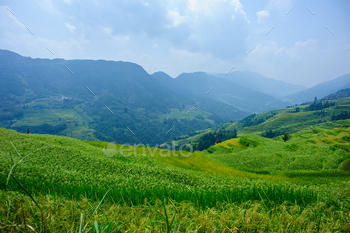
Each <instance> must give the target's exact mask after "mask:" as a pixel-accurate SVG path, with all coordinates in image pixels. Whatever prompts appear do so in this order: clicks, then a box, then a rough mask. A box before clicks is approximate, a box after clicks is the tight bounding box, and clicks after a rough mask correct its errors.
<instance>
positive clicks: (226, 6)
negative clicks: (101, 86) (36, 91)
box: [0, 0, 350, 87]
mask: <svg viewBox="0 0 350 233" xmlns="http://www.w3.org/2000/svg"><path fill="white" fill-rule="evenodd" d="M7 7H8V8H9V9H10V10H11V11H12V13H13V14H14V15H13V14H12V13H11V12H10V11H9V10H8V9H7ZM293 7H294V8H293ZM306 7H308V8H309V9H310V10H311V11H312V13H311V12H310V11H309V10H308V9H307V8H306ZM290 9H292V10H291V11H290V12H289V13H288V14H287V15H286V13H287V12H288V11H289V10H290ZM26 27H28V28H29V29H30V30H31V31H32V32H33V33H34V35H32V34H31V33H30V32H29V31H28V30H27V28H26ZM326 27H328V28H329V29H330V30H331V31H332V32H333V33H334V35H333V34H332V32H330V31H329V30H328V29H327V28H326ZM271 28H273V29H272V30H271V31H270V32H269V33H268V34H267V35H266V33H267V32H268V31H269V30H270V29H271ZM346 46H347V47H348V48H349V49H350V0H342V1H340V0H333V1H330V0H329V1H325V0H320V1H316V0H313V1H310V0H305V1H292V0H266V1H244V0H183V1H182V0H164V1H158V0H115V1H112V0H107V1H98V0H84V1H83V0H55V1H53V0H34V1H31V0H28V1H7V0H3V1H1V3H0V48H1V49H7V50H11V51H14V52H17V53H19V54H21V55H23V56H30V57H34V58H50V59H54V58H64V59H94V60H97V59H104V60H115V61H120V60H122V61H130V62H135V63H137V64H139V65H141V66H142V67H143V68H144V69H145V70H146V71H147V72H148V73H150V74H152V73H154V72H156V71H164V72H166V73H167V74H169V75H170V76H172V77H176V76H178V75H179V74H181V73H183V72H195V71H204V72H209V73H226V72H227V71H229V70H230V69H231V68H232V66H234V69H233V70H232V72H234V71H235V70H248V71H253V72H258V73H260V74H263V75H265V76H266V77H269V78H274V79H277V80H282V81H286V82H289V83H295V84H300V85H304V86H308V87H310V86H313V85H316V84H318V83H321V82H323V81H326V80H331V79H334V78H336V77H338V76H341V75H344V74H347V73H350V50H349V49H347V48H346ZM46 47H48V48H49V49H50V50H51V51H52V52H53V53H54V55H53V54H51V53H50V51H48V50H47V48H46ZM253 47H254V48H253ZM251 48H253V49H252V50H251V51H250V52H249V53H248V55H246V53H247V52H248V51H249V50H250V49H251Z"/></svg>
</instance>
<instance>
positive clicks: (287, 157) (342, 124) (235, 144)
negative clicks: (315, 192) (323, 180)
mask: <svg viewBox="0 0 350 233" xmlns="http://www.w3.org/2000/svg"><path fill="white" fill-rule="evenodd" d="M335 126H338V127H335ZM333 127H335V128H333ZM349 127H350V123H349V122H348V121H337V122H335V123H322V124H319V125H315V126H314V127H313V129H312V130H304V131H301V132H297V133H295V134H291V135H289V139H288V140H287V141H284V140H282V137H279V138H277V139H275V140H272V139H268V138H263V137H260V136H258V135H256V134H248V135H244V136H242V137H240V138H235V139H230V140H227V141H224V142H222V143H219V144H216V145H215V146H212V147H210V148H209V149H208V152H207V153H205V154H207V155H208V156H210V157H211V158H213V159H215V160H217V161H220V162H222V163H224V164H226V165H229V166H231V167H232V168H235V169H239V170H242V171H250V172H256V173H265V174H272V173H273V174H281V173H283V174H285V173H288V172H292V171H296V170H308V171H314V172H323V171H328V170H337V169H340V168H342V163H343V162H344V161H347V160H349V159H350V154H349V152H348V150H347V149H346V148H348V146H349V138H350V128H349ZM203 153H204V152H203ZM344 169H345V168H344Z"/></svg>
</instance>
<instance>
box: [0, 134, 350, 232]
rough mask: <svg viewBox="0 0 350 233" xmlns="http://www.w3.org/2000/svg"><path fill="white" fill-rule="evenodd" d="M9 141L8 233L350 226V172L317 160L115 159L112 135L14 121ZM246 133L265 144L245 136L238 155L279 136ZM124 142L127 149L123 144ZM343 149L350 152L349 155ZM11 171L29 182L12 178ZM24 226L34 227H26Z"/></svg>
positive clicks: (153, 154)
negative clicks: (261, 165)
mask: <svg viewBox="0 0 350 233" xmlns="http://www.w3.org/2000/svg"><path fill="white" fill-rule="evenodd" d="M323 133H324V132H323ZM338 135H339V134H336V133H334V134H333V136H334V137H336V136H338ZM304 136H305V137H306V136H307V135H304ZM327 137H328V136H327ZM0 139H1V146H2V148H1V150H0V164H1V165H3V166H4V167H5V168H6V170H0V211H1V213H0V222H1V223H0V225H1V228H0V230H2V231H5V232H6V231H8V232H11V231H31V230H30V228H29V226H31V227H33V229H36V231H38V232H39V231H42V232H68V231H69V230H70V232H79V230H80V227H81V226H83V228H82V230H81V231H82V232H86V231H89V232H111V231H110V230H112V229H113V230H114V232H170V230H171V232H189V231H194V232H214V231H215V232H231V231H233V232H234V231H237V232H254V231H255V232H279V231H283V232H303V231H305V232H317V231H319V232H327V231H343V232H345V231H348V230H349V229H350V228H349V224H348V223H349V210H350V206H349V203H350V200H349V198H348V197H349V196H350V195H349V194H350V193H349V190H348V187H349V186H350V182H349V180H348V176H347V173H344V174H345V175H343V176H335V177H334V176H329V175H324V176H323V177H322V179H321V178H319V177H315V176H312V175H310V174H312V172H315V171H314V170H313V167H312V166H313V165H310V167H309V168H310V169H309V171H305V172H304V173H305V174H308V175H309V176H307V175H305V176H300V173H291V174H284V175H283V174H279V175H278V174H276V175H267V174H255V173H251V172H247V171H242V170H237V169H235V168H233V167H232V166H230V165H229V164H227V163H225V162H221V161H219V160H218V159H217V158H214V157H215V156H214V157H209V156H207V155H206V154H205V153H199V152H196V153H193V154H192V155H190V156H187V155H186V156H181V155H179V154H176V156H173V155H171V156H164V155H165V154H167V151H165V150H159V149H154V148H151V150H150V151H149V150H143V149H142V148H131V151H130V155H128V156H121V155H120V154H119V152H117V153H116V154H115V155H114V156H113V157H106V156H105V154H104V152H106V151H105V147H106V146H107V145H108V143H105V142H97V143H95V142H84V141H79V140H75V139H71V138H66V137H58V136H50V135H25V134H19V133H16V132H15V131H12V130H6V129H0ZM246 140H250V142H251V143H253V144H254V143H256V145H255V146H252V147H250V146H244V145H242V144H239V141H238V142H232V143H231V144H230V145H231V146H230V148H231V149H232V148H236V147H235V146H234V145H236V144H237V143H238V144H237V145H239V146H238V151H239V152H237V153H241V151H242V152H244V151H247V150H249V149H253V148H258V146H259V145H265V144H266V145H267V146H271V145H273V143H274V142H273V141H272V140H270V141H271V142H270V141H266V142H265V141H259V140H265V139H260V137H258V138H254V137H250V138H246ZM254 140H255V141H254ZM266 140H268V139H266ZM307 140H309V139H307ZM332 140H338V139H337V138H332ZM339 140H340V139H339ZM269 143H272V144H271V145H270V144H269ZM294 143H297V141H295V142H294ZM337 143H338V144H339V143H340V141H337ZM313 144H314V143H313ZM232 145H233V146H232ZM217 146H218V148H222V150H223V151H227V150H228V149H227V148H226V149H225V148H224V147H222V146H220V145H217ZM281 146H282V147H281V148H284V146H285V144H281ZM321 146H322V145H321ZM230 148H229V150H230ZM281 148H280V149H281ZM299 148H300V147H299ZM116 149H117V151H119V149H120V145H117V146H116ZM287 149H288V148H287ZM288 150H290V149H288ZM134 151H136V154H135V155H136V156H134V155H133V152H134ZM339 151H341V153H340V155H343V153H344V155H345V157H346V156H347V154H348V152H347V151H345V150H343V149H339ZM30 153H32V154H30ZM176 153H178V152H176ZM230 153H231V154H232V153H233V152H230ZM230 153H229V154H228V155H230ZM327 153H328V152H327ZM214 154H215V155H217V156H218V155H219V152H218V151H216V152H215V153H214ZM214 154H213V155H214ZM26 155H28V156H27V157H25V156H26ZM247 155H248V154H247ZM305 156H306V155H305ZM20 161H21V162H20ZM268 162H271V161H268V160H265V163H268ZM10 170H11V171H12V172H11V174H12V175H13V176H14V177H16V179H17V181H18V182H19V183H20V184H21V185H22V186H23V187H20V186H19V184H18V183H17V182H16V181H15V180H14V179H12V178H11V177H9V176H8V173H9V171H10ZM291 171H292V170H291ZM291 171H290V172H291ZM335 173H337V171H336V172H335ZM295 174H296V175H295ZM322 174H325V173H322ZM329 174H333V173H332V172H330V173H329ZM305 177H306V178H305ZM25 190H26V191H27V192H28V193H29V196H31V197H32V199H31V198H30V197H29V196H28V195H25ZM33 200H36V202H37V203H38V205H36V204H35V203H34V201H33ZM101 200H103V201H102V202H101V203H102V204H101V205H100V206H99V203H100V201H101ZM163 200H166V203H165V204H162V203H163V202H162V201H163ZM97 207H98V208H97ZM175 215H176V217H174V216H175ZM42 218H43V221H42ZM172 219H174V221H172ZM86 224H87V225H86ZM18 225H21V226H18ZM25 225H29V226H28V227H27V229H26V230H25V229H24V226H25ZM85 225H86V228H85V229H84V226H85ZM109 227H110V228H109ZM174 228H175V231H174ZM97 229H98V230H97ZM108 229H110V230H109V231H108Z"/></svg>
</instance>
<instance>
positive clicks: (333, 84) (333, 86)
mask: <svg viewBox="0 0 350 233" xmlns="http://www.w3.org/2000/svg"><path fill="white" fill-rule="evenodd" d="M349 83H350V74H345V75H343V76H340V77H338V78H335V79H333V80H330V81H326V82H322V83H320V84H318V85H316V86H314V87H311V88H309V89H307V90H304V91H300V92H297V93H294V94H292V95H289V96H286V97H284V98H283V100H284V101H289V102H292V103H294V104H296V103H297V104H300V103H305V102H310V101H312V100H313V99H314V98H315V97H317V98H318V99H321V98H323V97H325V96H327V95H329V94H332V93H334V92H336V91H338V90H340V89H343V88H346V87H348V86H347V85H349Z"/></svg>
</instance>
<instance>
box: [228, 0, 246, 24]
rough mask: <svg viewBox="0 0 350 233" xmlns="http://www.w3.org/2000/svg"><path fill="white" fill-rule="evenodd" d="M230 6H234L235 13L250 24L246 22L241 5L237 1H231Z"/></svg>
mask: <svg viewBox="0 0 350 233" xmlns="http://www.w3.org/2000/svg"><path fill="white" fill-rule="evenodd" d="M231 5H232V6H234V8H235V11H236V12H237V13H240V14H242V15H243V17H244V19H245V20H246V21H247V23H248V24H249V23H250V20H248V18H247V14H246V13H245V12H244V10H243V5H242V4H241V2H240V1H239V0H232V1H231Z"/></svg>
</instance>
